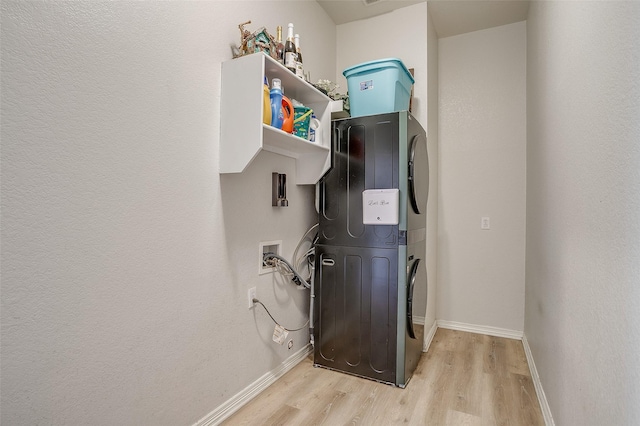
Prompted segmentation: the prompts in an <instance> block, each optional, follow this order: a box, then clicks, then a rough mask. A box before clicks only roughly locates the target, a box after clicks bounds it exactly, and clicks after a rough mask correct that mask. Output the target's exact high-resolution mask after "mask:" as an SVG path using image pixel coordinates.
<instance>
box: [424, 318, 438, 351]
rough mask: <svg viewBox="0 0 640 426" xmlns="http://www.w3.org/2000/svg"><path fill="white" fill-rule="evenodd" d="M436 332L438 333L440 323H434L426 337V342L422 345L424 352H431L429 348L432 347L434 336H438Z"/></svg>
mask: <svg viewBox="0 0 640 426" xmlns="http://www.w3.org/2000/svg"><path fill="white" fill-rule="evenodd" d="M436 331H438V321H434V322H433V325H432V326H431V329H430V330H429V332H428V333H427V334H425V335H424V341H423V343H422V352H427V351H428V350H429V347H430V346H431V341H432V340H433V336H435V335H436Z"/></svg>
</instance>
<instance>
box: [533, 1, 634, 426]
mask: <svg viewBox="0 0 640 426" xmlns="http://www.w3.org/2000/svg"><path fill="white" fill-rule="evenodd" d="M527 42H528V45H527V52H528V58H527V63H528V67H527V78H528V86H527V113H528V115H527V139H528V140H527V268H526V309H525V311H526V317H525V334H526V336H527V340H528V342H529V345H530V346H531V351H532V353H533V357H534V359H535V363H536V366H537V370H538V373H539V375H540V380H541V382H542V386H543V388H544V391H545V393H546V396H547V399H548V401H549V405H550V408H551V412H552V414H553V417H554V419H555V423H556V424H558V425H570V424H571V425H578V424H579V425H594V426H595V425H604V424H609V425H637V424H640V356H639V355H638V354H639V353H640V286H639V283H640V120H639V117H640V49H639V48H638V46H640V3H638V2H616V1H612V2H532V4H531V8H530V10H529V19H528V22H527Z"/></svg>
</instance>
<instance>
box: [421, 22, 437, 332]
mask: <svg viewBox="0 0 640 426" xmlns="http://www.w3.org/2000/svg"><path fill="white" fill-rule="evenodd" d="M438 96H439V95H438V35H437V34H436V30H435V26H434V25H433V20H432V18H431V13H429V14H428V21H427V150H428V152H429V200H428V202H427V236H428V237H427V273H428V277H427V278H428V283H427V286H428V298H427V313H426V317H425V321H424V323H425V325H426V327H428V326H429V325H430V324H435V321H436V288H437V285H438V269H437V268H438V192H440V183H439V180H438V176H439V174H440V172H439V170H440V164H439V163H440V162H439V161H438V158H439V153H438V144H439V142H438V137H439V132H438V108H439V106H438ZM426 334H427V333H426V330H425V335H426ZM428 337H429V336H428V335H427V336H425V338H428Z"/></svg>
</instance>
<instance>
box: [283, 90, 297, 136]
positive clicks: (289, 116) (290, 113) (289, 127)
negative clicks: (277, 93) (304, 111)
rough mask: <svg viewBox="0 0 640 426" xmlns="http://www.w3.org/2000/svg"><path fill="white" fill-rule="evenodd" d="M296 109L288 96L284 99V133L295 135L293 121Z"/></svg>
mask: <svg viewBox="0 0 640 426" xmlns="http://www.w3.org/2000/svg"><path fill="white" fill-rule="evenodd" d="M294 115H295V114H294V109H293V104H292V103H291V100H290V99H289V98H287V97H286V96H283V97H282V116H283V118H284V119H283V121H282V131H283V132H287V133H293V119H294Z"/></svg>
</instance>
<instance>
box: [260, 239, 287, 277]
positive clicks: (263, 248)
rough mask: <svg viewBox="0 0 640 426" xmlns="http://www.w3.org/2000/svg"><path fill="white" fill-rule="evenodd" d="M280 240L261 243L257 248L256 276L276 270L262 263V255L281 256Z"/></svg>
mask: <svg viewBox="0 0 640 426" xmlns="http://www.w3.org/2000/svg"><path fill="white" fill-rule="evenodd" d="M281 251H282V240H277V241H263V242H261V243H260V245H259V247H258V274H259V275H262V274H268V273H270V272H273V271H275V270H276V268H274V267H273V266H269V265H267V264H265V263H264V255H265V254H266V253H275V254H277V255H278V256H282V253H281Z"/></svg>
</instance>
